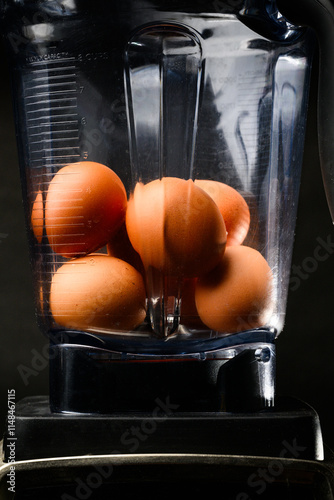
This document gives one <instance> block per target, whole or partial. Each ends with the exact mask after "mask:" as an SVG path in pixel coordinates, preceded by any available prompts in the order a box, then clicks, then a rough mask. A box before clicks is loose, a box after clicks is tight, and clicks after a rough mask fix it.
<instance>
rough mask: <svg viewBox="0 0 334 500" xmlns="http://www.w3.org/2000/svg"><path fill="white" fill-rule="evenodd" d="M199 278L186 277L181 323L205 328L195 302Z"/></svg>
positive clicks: (183, 289) (183, 286) (182, 289)
mask: <svg viewBox="0 0 334 500" xmlns="http://www.w3.org/2000/svg"><path fill="white" fill-rule="evenodd" d="M196 283H197V278H191V279H185V280H184V281H183V283H182V287H181V294H180V295H181V315H180V323H181V324H182V325H184V326H186V327H188V328H199V329H201V330H203V329H205V328H206V326H205V325H204V323H203V322H202V321H201V319H200V317H199V315H198V312H197V307H196V302H195V288H196Z"/></svg>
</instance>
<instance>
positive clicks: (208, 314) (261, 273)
mask: <svg viewBox="0 0 334 500" xmlns="http://www.w3.org/2000/svg"><path fill="white" fill-rule="evenodd" d="M272 286H273V277H272V272H271V269H270V267H269V265H268V263H267V261H266V260H265V259H264V258H263V256H262V255H261V254H260V253H259V252H258V251H257V250H254V249H253V248H250V247H246V246H231V247H228V248H226V251H225V255H224V257H223V259H222V260H221V262H220V264H219V265H218V266H217V267H216V268H215V269H213V270H212V271H211V272H210V273H209V274H207V275H206V276H204V277H202V278H200V279H199V280H198V281H197V285H196V290H195V300H196V307H197V311H198V314H199V316H200V318H201V320H202V321H203V323H205V324H206V325H207V326H208V327H209V328H211V329H212V330H217V331H221V332H227V333H235V332H240V331H243V330H248V329H251V328H257V327H261V326H264V325H265V323H266V321H267V319H268V314H269V313H270V305H271V295H272Z"/></svg>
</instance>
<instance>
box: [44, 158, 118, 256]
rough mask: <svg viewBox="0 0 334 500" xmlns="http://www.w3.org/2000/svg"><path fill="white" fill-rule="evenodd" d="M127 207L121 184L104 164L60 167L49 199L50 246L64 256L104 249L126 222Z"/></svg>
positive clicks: (47, 214)
mask: <svg viewBox="0 0 334 500" xmlns="http://www.w3.org/2000/svg"><path fill="white" fill-rule="evenodd" d="M126 205H127V197H126V192H125V188H124V185H123V183H122V181H121V180H120V178H119V177H118V176H117V175H116V174H115V172H113V171H112V170H111V169H110V168H108V167H106V166H105V165H101V164H100V163H95V162H90V161H86V162H78V163H72V164H70V165H67V166H65V167H63V168H61V169H60V170H59V171H58V173H57V174H56V175H55V176H54V177H53V179H52V181H51V182H50V185H49V188H48V193H47V197H46V205H45V227H46V233H47V236H48V240H49V244H50V246H51V247H52V249H53V251H54V252H57V253H59V254H61V255H63V256H64V257H76V256H79V255H85V254H88V253H91V252H93V251H95V250H97V249H99V248H101V247H103V246H104V245H105V244H106V243H107V242H108V241H109V240H110V239H111V238H112V237H113V235H114V234H115V233H116V232H117V231H118V229H119V228H120V227H121V225H122V223H123V222H124V218H125V211H126Z"/></svg>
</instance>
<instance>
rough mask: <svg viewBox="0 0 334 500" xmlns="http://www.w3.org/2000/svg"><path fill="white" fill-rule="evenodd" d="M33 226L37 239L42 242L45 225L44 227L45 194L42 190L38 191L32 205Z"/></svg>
mask: <svg viewBox="0 0 334 500" xmlns="http://www.w3.org/2000/svg"><path fill="white" fill-rule="evenodd" d="M31 227H32V230H33V233H34V236H35V238H36V240H37V241H38V243H41V241H42V238H43V227H44V207H43V195H42V192H41V191H38V193H37V195H36V198H35V201H34V203H33V206H32V210H31Z"/></svg>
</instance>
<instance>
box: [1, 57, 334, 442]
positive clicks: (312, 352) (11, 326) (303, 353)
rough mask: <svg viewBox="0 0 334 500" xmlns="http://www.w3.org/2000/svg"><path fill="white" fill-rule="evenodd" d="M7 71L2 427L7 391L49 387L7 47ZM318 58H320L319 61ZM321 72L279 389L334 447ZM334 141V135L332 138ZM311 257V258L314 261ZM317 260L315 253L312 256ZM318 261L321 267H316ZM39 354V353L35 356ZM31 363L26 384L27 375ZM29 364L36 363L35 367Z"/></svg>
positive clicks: (333, 329)
mask: <svg viewBox="0 0 334 500" xmlns="http://www.w3.org/2000/svg"><path fill="white" fill-rule="evenodd" d="M0 57H1V66H0V67H1V77H0V88H1V92H0V318H1V323H0V326H1V330H0V430H1V432H2V431H3V428H4V426H5V417H6V411H7V410H6V405H7V391H8V390H10V389H15V391H16V400H17V401H18V400H19V399H21V398H22V397H24V396H26V395H38V394H46V393H47V392H48V369H47V366H46V365H47V363H46V360H45V358H44V357H43V350H44V352H45V346H46V340H45V339H44V338H43V336H42V334H41V333H40V332H39V330H38V328H37V325H36V322H35V317H34V305H33V299H32V281H31V273H30V265H29V257H28V246H27V241H26V234H25V226H24V216H23V207H22V201H21V188H20V180H19V169H18V161H17V152H16V145H15V132H14V123H13V116H12V105H11V97H10V87H9V80H8V74H7V67H6V63H5V60H4V55H3V50H2V48H1V52H0ZM316 65H317V63H316V62H315V68H316ZM316 84H317V72H316V71H314V75H313V81H312V87H311V100H310V108H309V119H308V128H307V135H306V146H305V154H304V166H303V175H302V184H301V194H300V203H299V212H298V219H297V229H296V235H295V249H294V255H293V263H294V265H296V266H299V265H305V264H306V263H309V265H311V264H312V262H313V264H314V263H315V264H314V266H313V268H312V269H313V271H312V272H309V273H308V275H307V279H304V280H301V282H300V286H298V288H297V289H296V290H291V291H290V294H289V302H288V308H287V317H286V324H285V328H284V331H283V333H282V334H281V336H280V337H279V339H278V341H277V392H278V394H283V395H289V396H294V397H297V398H300V399H302V400H304V401H306V402H308V403H309V404H310V405H312V406H313V407H315V408H316V410H317V411H318V413H319V416H320V420H321V424H322V428H323V435H324V440H325V442H326V443H327V444H328V445H329V446H330V447H331V448H332V449H334V425H333V415H332V407H333V401H332V398H333V394H334V314H333V312H334V284H333V281H334V253H333V254H330V253H328V258H327V259H326V260H323V261H319V262H315V261H314V251H315V249H316V247H317V246H318V241H317V238H319V237H320V238H322V239H323V240H325V241H326V240H327V239H329V241H333V242H334V228H333V225H332V222H331V218H330V215H329V211H328V207H327V202H326V199H325V195H324V191H323V186H322V179H321V174H320V165H319V159H318V149H317V130H316V93H317V85H316ZM333 140H334V138H333ZM310 259H311V260H310ZM312 259H313V260H312ZM315 268H316V269H315ZM36 353H38V355H39V356H38V357H36ZM20 370H21V371H22V370H25V375H26V383H24V380H23V378H22V375H21V374H20ZM26 370H32V371H31V372H30V373H29V372H27V371H26Z"/></svg>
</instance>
